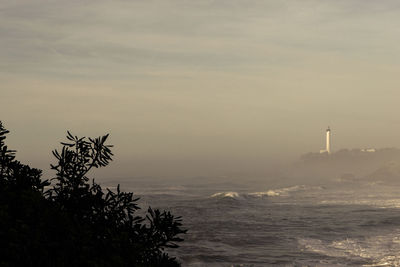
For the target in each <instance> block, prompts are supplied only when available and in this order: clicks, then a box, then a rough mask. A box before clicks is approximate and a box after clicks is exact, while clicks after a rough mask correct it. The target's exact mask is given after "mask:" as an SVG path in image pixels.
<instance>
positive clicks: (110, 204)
mask: <svg viewBox="0 0 400 267" xmlns="http://www.w3.org/2000/svg"><path fill="white" fill-rule="evenodd" d="M6 134H8V131H7V130H6V129H5V128H4V127H3V125H2V124H1V123H0V246H1V248H3V249H2V250H0V251H1V252H0V265H1V266H179V263H178V262H177V260H176V259H175V258H173V257H170V256H169V255H168V254H167V253H166V252H165V249H166V248H177V247H178V245H177V243H178V242H181V241H182V240H183V239H182V238H180V237H179V235H180V234H184V233H185V232H186V230H183V229H182V228H181V226H182V224H181V218H180V217H174V216H173V215H172V214H171V213H170V212H167V211H159V210H153V209H151V208H149V209H148V212H147V214H146V215H145V216H139V215H137V210H138V209H139V206H138V204H137V201H138V200H139V199H138V198H135V197H134V195H133V193H130V192H122V191H121V190H120V187H119V185H118V187H117V189H116V191H115V192H113V191H111V190H109V189H106V190H103V189H102V188H101V186H100V185H99V184H96V183H95V182H94V180H93V181H92V182H91V183H90V182H89V178H88V177H87V176H86V175H87V173H88V172H89V171H90V170H91V169H92V168H99V167H104V166H107V165H108V164H109V162H110V161H111V160H112V158H111V157H112V156H113V154H112V152H111V147H112V146H110V145H107V144H106V141H107V137H108V135H105V136H103V137H99V138H95V139H92V138H84V137H83V138H78V137H77V136H73V135H72V134H71V133H70V132H68V135H67V142H63V143H61V144H62V145H63V147H62V149H61V151H57V150H54V151H53V155H54V156H55V158H56V160H57V163H56V164H54V165H51V169H53V170H55V171H56V176H55V178H53V179H52V181H51V182H52V183H50V182H49V181H48V180H45V181H42V180H41V171H40V170H38V169H33V168H30V167H29V166H27V165H23V164H21V163H20V162H18V161H17V160H15V151H13V150H9V149H8V148H7V146H6V145H5V143H4V140H5V138H6ZM46 188H48V189H46Z"/></svg>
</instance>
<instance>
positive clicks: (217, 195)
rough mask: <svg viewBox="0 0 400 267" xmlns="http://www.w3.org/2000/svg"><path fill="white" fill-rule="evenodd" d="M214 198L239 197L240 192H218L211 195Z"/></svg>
mask: <svg viewBox="0 0 400 267" xmlns="http://www.w3.org/2000/svg"><path fill="white" fill-rule="evenodd" d="M211 197H212V198H234V199H236V198H239V193H237V192H218V193H215V194H213V195H212V196H211Z"/></svg>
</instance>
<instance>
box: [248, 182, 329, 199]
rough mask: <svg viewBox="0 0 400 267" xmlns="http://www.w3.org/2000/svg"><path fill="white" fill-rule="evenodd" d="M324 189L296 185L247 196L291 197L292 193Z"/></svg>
mask: <svg viewBox="0 0 400 267" xmlns="http://www.w3.org/2000/svg"><path fill="white" fill-rule="evenodd" d="M320 189H323V188H322V187H320V186H306V185H295V186H290V187H284V188H279V189H274V190H268V191H265V192H254V193H249V194H247V195H248V196H251V197H277V196H289V195H290V193H292V192H299V191H306V190H320Z"/></svg>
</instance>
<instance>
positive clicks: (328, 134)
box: [326, 126, 331, 154]
mask: <svg viewBox="0 0 400 267" xmlns="http://www.w3.org/2000/svg"><path fill="white" fill-rule="evenodd" d="M326 152H328V154H330V153H331V128H330V127H329V126H328V129H326Z"/></svg>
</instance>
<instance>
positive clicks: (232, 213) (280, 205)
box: [105, 177, 400, 267]
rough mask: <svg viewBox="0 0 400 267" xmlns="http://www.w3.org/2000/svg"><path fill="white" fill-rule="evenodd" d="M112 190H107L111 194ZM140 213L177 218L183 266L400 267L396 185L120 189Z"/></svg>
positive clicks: (131, 185) (206, 184) (211, 183)
mask: <svg viewBox="0 0 400 267" xmlns="http://www.w3.org/2000/svg"><path fill="white" fill-rule="evenodd" d="M112 183H115V181H113V182H108V183H105V184H106V185H107V184H109V185H110V186H111V184H112ZM119 183H120V184H121V188H122V189H123V190H125V191H131V192H134V193H135V195H136V196H138V197H140V200H139V204H140V206H141V207H142V209H144V210H145V209H147V207H148V206H151V207H152V208H159V209H162V210H170V211H171V212H172V213H173V214H174V215H175V216H181V218H182V223H183V227H184V228H185V229H188V232H187V234H185V235H184V236H183V238H184V239H185V240H184V242H182V243H180V244H179V245H180V247H179V248H177V249H172V250H169V251H168V253H169V254H170V255H173V256H174V257H177V259H178V260H179V261H180V262H181V263H182V266H193V267H195V266H196V267H200V266H232V267H236V266H242V267H250V266H254V267H256V266H400V183H399V184H393V183H390V184H389V183H385V182H382V181H362V180H360V181H339V180H325V181H321V182H313V183H301V182H299V180H296V182H294V181H293V182H290V180H289V181H288V180H285V181H282V182H279V181H278V182H277V181H274V182H270V183H269V182H268V180H266V181H261V182H260V181H259V180H258V181H252V180H251V179H250V178H246V177H244V178H243V179H236V180H234V181H231V180H230V179H229V177H222V178H218V177H214V178H210V177H208V178H207V177H195V178H190V179H183V180H179V181H171V180H168V179H154V178H135V179H124V180H121V181H119Z"/></svg>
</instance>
